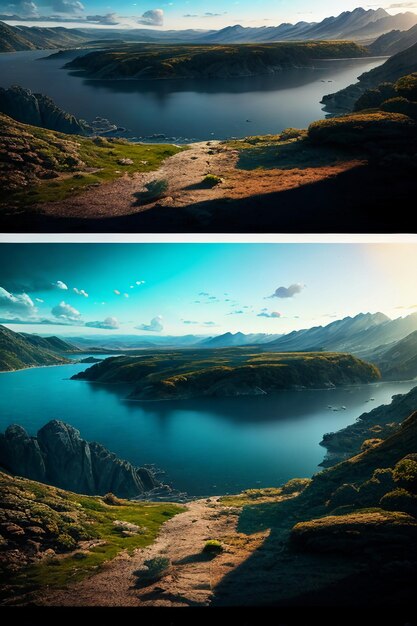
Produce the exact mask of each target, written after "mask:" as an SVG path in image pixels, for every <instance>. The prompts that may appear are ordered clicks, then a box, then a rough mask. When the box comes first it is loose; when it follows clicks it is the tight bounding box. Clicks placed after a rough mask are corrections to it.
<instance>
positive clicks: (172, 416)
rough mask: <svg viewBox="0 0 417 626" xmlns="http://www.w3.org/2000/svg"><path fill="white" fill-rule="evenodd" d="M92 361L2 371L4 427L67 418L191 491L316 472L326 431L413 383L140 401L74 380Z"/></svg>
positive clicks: (121, 390) (210, 491)
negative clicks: (274, 393) (220, 397)
mask: <svg viewBox="0 0 417 626" xmlns="http://www.w3.org/2000/svg"><path fill="white" fill-rule="evenodd" d="M87 367H89V366H88V365H86V364H82V363H74V364H70V365H63V366H54V367H40V368H32V369H27V370H21V371H18V372H6V373H2V374H0V431H4V429H5V428H6V427H7V426H8V425H9V424H12V423H17V424H21V425H22V426H24V427H25V428H26V429H27V431H28V432H29V434H31V435H35V434H36V432H37V430H38V429H39V428H40V427H41V426H43V425H44V424H45V423H46V422H48V421H49V420H51V419H60V420H63V421H65V422H67V423H69V424H71V425H72V426H75V427H76V428H78V429H79V430H80V432H81V436H82V437H83V438H85V439H87V440H89V441H93V440H95V441H98V442H99V443H101V444H103V445H104V446H106V447H107V448H109V449H110V450H111V451H112V452H115V453H116V454H117V455H118V456H120V457H121V458H124V459H127V460H129V461H131V462H132V463H133V464H135V465H142V464H145V463H155V464H156V465H157V466H158V467H160V468H162V469H163V470H165V471H166V473H167V480H168V482H170V483H172V485H173V486H174V487H175V488H176V489H179V490H180V491H186V492H188V494H190V495H194V496H203V495H215V494H222V493H237V492H239V491H241V490H242V489H247V488H253V487H267V486H275V485H280V484H282V483H284V482H286V481H287V480H289V479H290V478H294V477H304V476H311V475H312V474H314V473H315V472H316V471H318V470H319V469H320V468H319V467H318V464H319V463H320V462H321V461H322V460H323V457H324V454H325V449H324V448H322V447H321V446H319V442H320V440H321V439H322V436H323V434H324V433H326V432H330V431H335V430H338V429H340V428H343V427H344V426H347V425H348V424H350V423H352V422H354V421H355V419H356V418H357V417H358V416H359V415H360V414H361V413H363V412H364V411H369V410H371V409H372V408H373V407H375V406H378V405H380V404H384V403H385V404H386V403H389V402H390V399H391V397H392V395H394V394H397V393H406V392H408V391H409V390H410V389H411V388H413V387H414V386H415V384H416V383H415V381H414V382H412V381H409V382H399V383H395V382H393V383H392V382H389V383H388V382H387V383H375V384H372V385H361V386H356V387H346V388H340V389H331V390H319V391H310V390H308V391H282V392H280V393H277V394H276V395H274V396H257V397H242V398H227V399H202V400H199V401H196V400H192V401H191V400H190V401H175V402H153V403H149V402H148V403H139V402H131V401H127V400H126V399H125V398H126V395H127V393H128V389H126V387H123V386H117V385H113V386H111V385H108V386H104V385H98V384H92V383H88V382H85V381H72V380H69V378H70V377H71V376H72V375H73V374H75V373H76V372H79V371H82V370H84V369H86V368H87ZM371 398H375V400H374V401H371ZM328 405H331V406H332V407H336V408H340V407H341V406H343V405H344V406H346V410H338V411H333V410H332V409H329V408H328Z"/></svg>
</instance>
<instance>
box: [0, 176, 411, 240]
mask: <svg viewBox="0 0 417 626" xmlns="http://www.w3.org/2000/svg"><path fill="white" fill-rule="evenodd" d="M416 195H417V178H416V177H415V176H412V175H410V174H409V173H408V175H407V174H406V173H403V172H402V171H400V170H389V169H387V168H384V169H379V168H376V167H371V166H369V165H368V166H367V165H363V166H358V167H356V168H353V169H351V170H349V171H346V172H343V173H341V174H339V175H337V176H334V177H332V178H329V179H326V180H323V181H320V182H316V183H312V184H307V185H304V186H300V187H297V188H295V189H290V190H287V191H277V192H273V193H268V194H263V195H256V196H250V197H248V198H243V199H231V198H224V199H214V200H210V201H205V202H200V203H196V204H194V205H190V206H187V207H183V208H169V207H162V206H159V207H158V206H154V207H153V208H151V209H149V210H147V211H146V210H145V211H141V212H138V213H133V214H131V215H125V216H118V217H113V218H106V219H78V218H77V219H73V218H58V217H57V218H54V217H53V216H47V215H39V214H35V213H30V214H23V213H22V214H19V215H14V216H3V217H2V218H1V220H0V228H1V230H2V231H3V232H30V231H33V232H74V233H76V232H105V233H121V232H122V233H123V232H124V233H127V232H133V233H134V232H138V233H146V232H154V233H156V232H165V233H175V232H177V233H178V232H206V233H209V232H225V233H227V232H233V233H264V232H282V233H294V232H300V230H302V231H303V232H306V233H308V232H323V233H331V232H349V233H363V232H408V231H410V218H409V217H408V215H409V214H410V215H412V214H413V213H414V198H415V197H416ZM394 217H395V219H394Z"/></svg>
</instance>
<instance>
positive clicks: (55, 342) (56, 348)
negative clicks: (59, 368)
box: [19, 333, 79, 354]
mask: <svg viewBox="0 0 417 626" xmlns="http://www.w3.org/2000/svg"><path fill="white" fill-rule="evenodd" d="M19 334H20V336H21V337H23V338H24V339H25V340H26V341H28V342H29V343H31V344H32V345H33V346H36V347H37V348H42V349H45V350H52V351H53V352H60V353H64V354H65V353H66V352H69V353H72V352H78V351H79V348H77V346H74V345H73V344H71V343H69V342H68V341H65V340H64V339H60V338H59V337H54V336H52V337H40V336H39V335H30V334H29V333H19Z"/></svg>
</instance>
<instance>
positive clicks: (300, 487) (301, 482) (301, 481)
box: [281, 478, 311, 495]
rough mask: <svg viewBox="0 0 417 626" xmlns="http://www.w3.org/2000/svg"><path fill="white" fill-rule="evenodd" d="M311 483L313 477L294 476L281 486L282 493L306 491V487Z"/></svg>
mask: <svg viewBox="0 0 417 626" xmlns="http://www.w3.org/2000/svg"><path fill="white" fill-rule="evenodd" d="M310 483H311V478H292V479H291V480H289V481H288V482H287V483H285V485H282V487H281V493H282V494H283V495H289V494H291V493H298V492H299V491H304V489H305V488H306V487H308V485H309V484H310Z"/></svg>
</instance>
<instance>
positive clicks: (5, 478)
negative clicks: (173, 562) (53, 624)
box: [0, 472, 183, 597]
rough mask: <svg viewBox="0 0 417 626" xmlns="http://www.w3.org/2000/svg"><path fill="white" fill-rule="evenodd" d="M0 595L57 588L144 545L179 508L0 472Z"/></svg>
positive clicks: (148, 542) (91, 572) (151, 539)
mask: <svg viewBox="0 0 417 626" xmlns="http://www.w3.org/2000/svg"><path fill="white" fill-rule="evenodd" d="M0 502H1V505H0V527H1V535H0V545H1V551H0V585H1V586H2V593H1V592H0V597H1V595H3V596H4V595H7V596H9V597H10V596H13V595H15V596H18V595H19V593H21V592H23V591H24V592H28V591H34V590H36V589H39V588H40V587H46V586H49V587H60V586H62V585H65V584H66V583H68V582H76V581H77V580H81V579H82V578H84V577H85V576H88V575H91V574H93V573H96V572H97V570H98V569H99V568H101V567H102V565H103V564H104V563H105V562H106V561H108V560H109V559H111V558H114V557H115V556H116V555H117V554H118V553H119V552H121V551H123V550H126V551H127V552H128V553H130V552H132V551H133V550H134V549H135V548H142V547H144V546H147V545H149V544H150V543H152V541H153V540H154V539H155V537H156V535H157V533H158V531H159V529H160V527H161V525H162V524H163V523H164V522H166V521H167V520H168V519H170V518H171V517H173V516H174V515H175V514H177V513H179V512H181V511H182V510H183V508H182V507H181V506H178V505H175V504H152V503H147V502H146V503H137V502H132V501H128V500H120V499H118V498H115V497H114V496H112V494H110V495H109V496H104V497H92V496H82V495H78V494H75V493H72V492H70V491H64V490H62V489H57V488H55V487H50V486H49V485H44V484H42V483H39V482H35V481H31V480H27V479H22V478H18V477H12V476H10V475H8V474H5V473H3V472H0Z"/></svg>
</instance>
